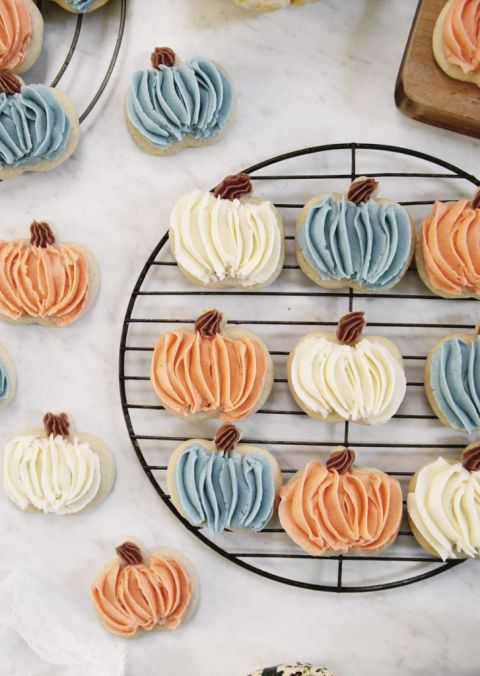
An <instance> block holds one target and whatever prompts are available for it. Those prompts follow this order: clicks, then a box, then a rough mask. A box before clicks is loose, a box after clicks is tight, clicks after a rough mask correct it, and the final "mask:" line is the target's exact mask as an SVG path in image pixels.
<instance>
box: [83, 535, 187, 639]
mask: <svg viewBox="0 0 480 676" xmlns="http://www.w3.org/2000/svg"><path fill="white" fill-rule="evenodd" d="M115 551H116V553H117V555H118V558H117V559H115V560H114V561H111V562H110V563H108V564H107V565H106V566H105V567H104V568H103V569H102V570H101V571H100V572H99V573H98V574H97V576H96V577H95V580H94V582H93V584H92V587H91V589H90V596H91V599H92V602H93V605H94V608H95V610H96V612H97V615H98V616H99V618H100V620H101V622H102V624H103V626H104V627H105V629H107V630H108V631H110V632H112V634H118V635H119V636H123V637H124V638H132V637H134V636H136V635H138V634H139V633H142V632H146V631H152V630H154V629H155V630H172V629H177V627H179V626H180V625H181V624H182V623H183V622H184V621H185V620H186V619H188V618H189V617H190V616H191V615H192V614H193V612H194V611H195V609H196V607H197V604H198V582H197V578H196V574H195V572H194V570H193V567H192V565H191V563H190V562H189V561H188V559H186V558H185V557H184V556H183V555H182V554H180V553H179V552H177V551H176V550H174V549H168V548H161V549H156V550H155V551H152V552H150V553H146V552H143V551H142V549H140V547H139V546H138V545H137V544H135V543H133V542H124V543H123V544H122V545H120V547H117V548H116V550H115Z"/></svg>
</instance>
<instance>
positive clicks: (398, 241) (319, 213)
mask: <svg viewBox="0 0 480 676" xmlns="http://www.w3.org/2000/svg"><path fill="white" fill-rule="evenodd" d="M377 190H378V182H377V181H376V180H375V179H373V178H367V177H366V176H361V177H359V178H356V179H355V180H354V181H353V183H352V184H351V185H350V187H349V189H348V191H347V193H346V194H341V193H322V194H320V195H316V196H315V197H312V199H310V200H309V201H308V202H307V203H306V205H305V206H304V207H303V209H302V211H301V212H300V215H299V217H298V219H297V225H296V238H295V239H296V253H297V260H298V264H299V265H300V267H301V269H302V270H303V272H304V273H305V274H306V275H307V276H308V277H309V278H310V279H311V280H312V281H313V282H315V284H318V285H319V286H323V287H325V288H327V289H341V288H344V287H350V288H352V289H355V290H356V291H361V292H367V293H377V292H379V291H385V290H386V289H390V288H391V287H392V286H394V285H395V284H397V283H398V282H399V281H400V280H401V278H402V277H403V275H404V274H405V273H406V271H407V270H408V267H409V265H410V263H411V260H412V256H413V252H414V248H415V227H414V225H413V222H412V221H411V219H410V217H409V215H408V213H407V211H406V209H404V207H402V206H401V205H400V204H397V203H396V202H392V201H390V200H386V199H380V198H378V197H376V193H377Z"/></svg>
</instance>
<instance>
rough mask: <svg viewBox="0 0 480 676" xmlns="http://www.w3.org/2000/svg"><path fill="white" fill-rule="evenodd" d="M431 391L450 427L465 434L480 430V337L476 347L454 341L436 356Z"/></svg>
mask: <svg viewBox="0 0 480 676" xmlns="http://www.w3.org/2000/svg"><path fill="white" fill-rule="evenodd" d="M429 373H430V376H429V378H430V387H431V390H432V393H433V397H434V399H435V402H436V404H437V406H438V408H439V409H440V411H441V412H442V414H443V415H444V416H445V418H446V419H447V420H448V422H449V423H450V425H451V426H452V427H453V428H454V429H456V430H461V431H464V432H473V431H474V430H476V429H480V337H478V336H477V337H476V338H475V340H474V341H473V343H470V342H468V341H466V340H463V339H462V338H456V337H455V338H450V339H449V340H446V341H444V342H443V343H442V345H441V347H440V348H439V349H438V350H436V351H435V352H434V353H433V356H432V360H431V365H430V371H429Z"/></svg>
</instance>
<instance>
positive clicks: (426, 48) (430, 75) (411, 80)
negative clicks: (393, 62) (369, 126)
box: [395, 0, 480, 138]
mask: <svg viewBox="0 0 480 676" xmlns="http://www.w3.org/2000/svg"><path fill="white" fill-rule="evenodd" d="M445 2H446V0H420V2H419V4H418V7H417V13H416V15H415V19H414V21H413V25H412V30H411V31H410V36H409V38H408V42H407V46H406V49H405V53H404V55H403V59H402V65H401V66H400V71H399V73H398V78H397V84H396V86H395V102H396V104H397V106H398V107H399V108H400V110H401V111H402V112H404V113H405V115H408V116H409V117H413V118H414V119H415V120H419V121H420V122H426V123H427V124H433V125H435V126H437V127H444V128H445V129H451V130H452V131H457V132H459V133H460V134H467V135H468V136H475V137H476V138H480V87H477V85H475V84H472V83H469V82H461V81H460V80H453V79H452V78H450V77H448V75H446V74H445V73H444V72H443V71H442V70H441V68H440V67H439V66H438V65H437V62H436V61H435V58H434V56H433V50H432V35H433V28H434V26H435V22H436V20H437V17H438V15H439V14H440V12H441V10H442V8H443V6H444V5H445Z"/></svg>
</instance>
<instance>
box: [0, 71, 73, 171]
mask: <svg viewBox="0 0 480 676" xmlns="http://www.w3.org/2000/svg"><path fill="white" fill-rule="evenodd" d="M78 138H79V121H78V115H77V111H76V110H75V106H74V105H73V103H72V102H71V100H70V99H69V98H68V97H67V96H66V95H65V94H64V93H62V92H60V91H58V90H57V89H52V88H51V87H47V86H46V85H43V84H31V85H26V84H23V82H22V81H21V80H20V78H18V77H16V76H15V75H12V74H11V73H6V72H3V73H0V180H4V179H7V178H13V177H14V176H18V175H19V174H23V173H24V172H26V171H47V170H49V169H53V168H54V167H56V166H58V165H59V164H61V163H62V162H64V161H65V160H66V159H67V158H68V157H70V155H71V154H72V153H73V151H74V150H75V148H76V146H77V143H78Z"/></svg>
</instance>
